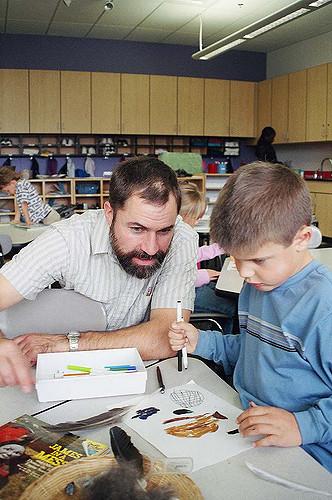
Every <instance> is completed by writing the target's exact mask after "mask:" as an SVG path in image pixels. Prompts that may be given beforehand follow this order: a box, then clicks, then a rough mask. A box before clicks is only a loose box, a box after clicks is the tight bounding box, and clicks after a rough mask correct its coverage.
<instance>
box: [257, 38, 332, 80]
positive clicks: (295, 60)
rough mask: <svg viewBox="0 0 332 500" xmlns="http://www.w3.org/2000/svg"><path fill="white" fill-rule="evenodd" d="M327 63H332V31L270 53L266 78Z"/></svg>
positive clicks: (267, 59) (267, 60)
mask: <svg viewBox="0 0 332 500" xmlns="http://www.w3.org/2000/svg"><path fill="white" fill-rule="evenodd" d="M327 62H332V31H329V32H328V33H324V34H323V35H319V36H316V37H314V38H309V39H308V40H303V41H302V42H298V43H294V44H293V45H290V46H288V47H284V48H282V49H279V50H275V51H273V52H269V53H268V54H267V58H266V78H273V77H274V76H279V75H284V74H286V73H291V72H292V71H300V70H301V69H305V68H311V67H312V66H318V65H319V64H323V63H327Z"/></svg>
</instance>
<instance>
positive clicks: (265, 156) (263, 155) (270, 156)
mask: <svg viewBox="0 0 332 500" xmlns="http://www.w3.org/2000/svg"><path fill="white" fill-rule="evenodd" d="M275 136H276V131H275V130H274V128H272V127H264V128H263V130H262V133H261V136H260V138H259V139H258V141H257V145H256V156H257V159H258V160H260V161H269V162H270V163H277V162H278V160H277V155H276V152H275V149H274V147H273V146H272V142H273V141H274V138H275Z"/></svg>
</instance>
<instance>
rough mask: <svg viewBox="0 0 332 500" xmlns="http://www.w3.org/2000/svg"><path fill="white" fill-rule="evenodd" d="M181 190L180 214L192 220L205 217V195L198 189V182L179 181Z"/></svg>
mask: <svg viewBox="0 0 332 500" xmlns="http://www.w3.org/2000/svg"><path fill="white" fill-rule="evenodd" d="M179 186H180V191H181V208H180V215H181V217H183V218H185V217H188V218H189V219H192V220H198V219H200V218H201V217H203V215H204V212H205V209H206V201H205V198H204V195H203V194H202V193H201V192H200V190H199V189H198V186H197V184H195V183H194V182H188V181H182V182H181V181H179Z"/></svg>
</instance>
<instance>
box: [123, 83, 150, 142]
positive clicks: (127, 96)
mask: <svg viewBox="0 0 332 500" xmlns="http://www.w3.org/2000/svg"><path fill="white" fill-rule="evenodd" d="M149 94H150V79H149V75H129V74H121V133H122V134H149V132H150V123H149V121H150V120H149V118H150V95H149Z"/></svg>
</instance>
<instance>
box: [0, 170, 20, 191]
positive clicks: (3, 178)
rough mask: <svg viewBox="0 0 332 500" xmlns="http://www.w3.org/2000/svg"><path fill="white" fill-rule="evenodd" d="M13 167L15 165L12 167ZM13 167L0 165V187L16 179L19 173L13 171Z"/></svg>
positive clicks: (18, 177)
mask: <svg viewBox="0 0 332 500" xmlns="http://www.w3.org/2000/svg"><path fill="white" fill-rule="evenodd" d="M14 168H15V167H14ZM14 168H11V167H1V168H0V189H2V188H3V187H5V186H7V184H9V183H10V182H11V181H13V180H15V181H18V180H19V179H20V178H21V175H20V174H18V173H17V172H15V170H14Z"/></svg>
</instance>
